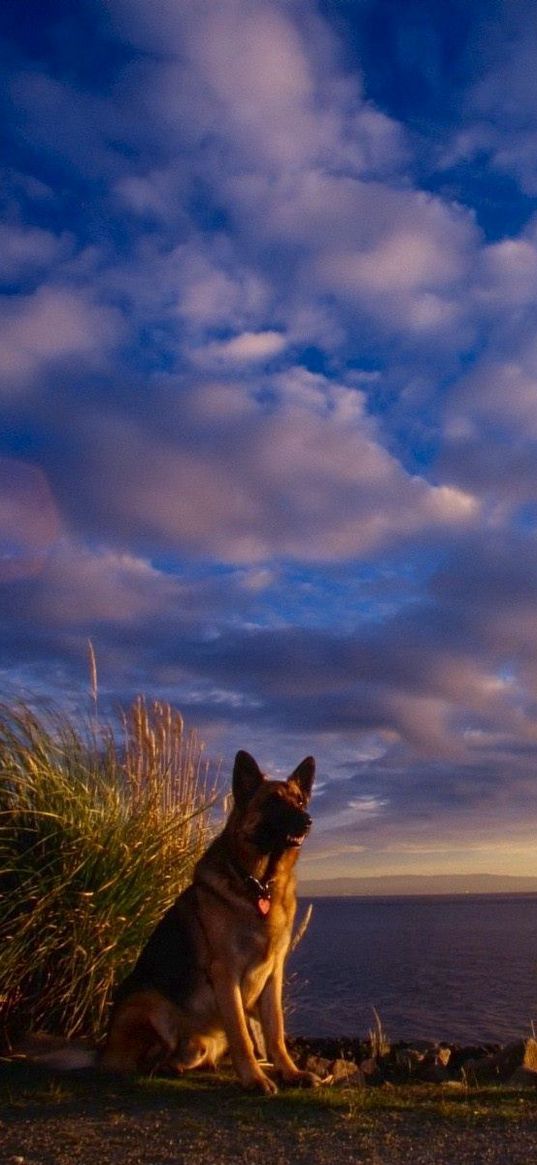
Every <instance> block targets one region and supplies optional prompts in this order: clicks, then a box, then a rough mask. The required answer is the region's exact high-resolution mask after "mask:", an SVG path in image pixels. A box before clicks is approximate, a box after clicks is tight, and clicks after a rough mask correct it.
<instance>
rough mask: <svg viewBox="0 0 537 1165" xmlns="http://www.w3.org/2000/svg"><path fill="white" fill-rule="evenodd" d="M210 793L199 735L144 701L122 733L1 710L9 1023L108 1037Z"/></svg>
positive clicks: (0, 891) (3, 984)
mask: <svg viewBox="0 0 537 1165" xmlns="http://www.w3.org/2000/svg"><path fill="white" fill-rule="evenodd" d="M213 802H214V796H213V790H212V789H211V788H210V787H209V784H208V767H207V764H206V762H205V760H204V749H203V744H202V742H201V741H200V740H199V738H198V736H197V735H196V734H195V733H192V732H185V730H184V725H183V721H182V718H181V716H180V715H179V713H178V712H176V711H174V710H173V709H172V708H171V707H170V706H169V705H167V704H161V703H157V702H155V703H153V704H151V705H149V706H148V705H146V703H145V701H144V700H143V699H138V700H137V701H136V702H135V704H134V705H133V707H132V708H131V709H130V711H129V712H128V713H126V714H125V715H124V717H123V740H122V741H120V742H119V743H118V741H117V739H115V738H114V736H113V735H112V732H111V731H110V730H109V729H107V728H101V727H100V726H99V725H98V724H96V723H95V722H94V723H93V724H92V725H89V726H87V727H86V728H85V729H84V728H82V729H81V728H80V726H79V725H77V724H75V723H74V722H73V720H72V719H69V718H68V717H66V716H65V715H63V714H59V713H57V712H54V711H50V712H48V713H46V714H43V715H37V714H36V713H35V712H33V711H32V710H31V709H30V708H29V707H27V706H21V707H17V708H12V707H4V708H1V709H0V895H1V896H0V1007H1V1015H2V1024H3V1029H4V1031H5V1032H9V1031H12V1030H14V1029H17V1028H18V1027H19V1028H20V1027H21V1026H23V1027H24V1028H25V1029H26V1030H28V1029H32V1028H34V1029H35V1028H39V1027H44V1028H46V1029H47V1030H48V1031H52V1032H58V1033H62V1034H64V1035H67V1036H72V1035H75V1034H78V1035H86V1036H89V1037H92V1038H97V1037H98V1036H99V1035H101V1034H102V1030H103V1026H104V1023H105V1019H106V1014H107V1009H108V1007H109V1002H110V995H111V990H112V986H113V983H114V981H115V980H116V979H117V978H118V977H121V976H122V975H123V974H124V973H125V972H126V971H127V970H128V969H129V967H130V966H131V965H132V962H133V960H134V958H135V957H136V955H137V953H138V951H139V949H140V947H141V945H142V944H143V942H144V941H145V939H146V937H147V935H148V934H149V933H150V931H151V929H152V928H153V927H154V925H155V924H156V922H157V920H158V918H160V917H161V915H162V913H163V912H164V911H165V910H166V908H167V907H168V905H169V904H170V903H171V902H172V901H173V900H174V898H175V897H176V896H177V894H178V893H179V892H180V890H181V889H182V888H183V886H184V885H185V883H186V882H187V881H188V880H189V878H190V875H191V872H192V866H193V864H194V862H195V861H196V859H197V858H198V856H199V855H200V853H201V851H202V850H203V849H204V848H205V846H206V844H207V839H208V831H209V828H210V823H209V810H210V806H211V804H212V803H213Z"/></svg>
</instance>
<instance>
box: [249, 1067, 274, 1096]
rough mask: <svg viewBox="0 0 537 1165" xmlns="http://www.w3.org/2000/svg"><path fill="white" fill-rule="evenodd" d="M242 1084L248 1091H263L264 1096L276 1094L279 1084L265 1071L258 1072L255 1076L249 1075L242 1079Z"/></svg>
mask: <svg viewBox="0 0 537 1165" xmlns="http://www.w3.org/2000/svg"><path fill="white" fill-rule="evenodd" d="M242 1084H243V1086H244V1088H247V1089H248V1091H250V1092H262V1093H263V1095H264V1096H274V1095H275V1094H276V1092H277V1091H278V1085H277V1084H276V1083H275V1081H274V1080H271V1078H270V1076H266V1075H265V1073H264V1072H256V1073H255V1076H249V1077H248V1079H247V1080H243V1081H242Z"/></svg>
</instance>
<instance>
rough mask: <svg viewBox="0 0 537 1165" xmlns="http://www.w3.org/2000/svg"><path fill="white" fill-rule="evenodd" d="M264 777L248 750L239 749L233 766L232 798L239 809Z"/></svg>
mask: <svg viewBox="0 0 537 1165" xmlns="http://www.w3.org/2000/svg"><path fill="white" fill-rule="evenodd" d="M264 780H265V777H264V775H263V773H262V772H261V769H260V768H259V765H258V763H257V761H255V760H254V758H253V756H250V753H249V752H243V750H242V749H241V751H240V752H238V753H237V755H236V757H235V765H234V768H233V798H234V800H235V804H236V805H238V807H239V809H243V808H244V806H245V805H247V804H248V801H249V800H250V798H251V797H253V795H254V793H256V792H257V790H258V788H259V786H260V785H262V784H263V781H264Z"/></svg>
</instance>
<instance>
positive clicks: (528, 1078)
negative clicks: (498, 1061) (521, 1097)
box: [508, 1066, 537, 1088]
mask: <svg viewBox="0 0 537 1165" xmlns="http://www.w3.org/2000/svg"><path fill="white" fill-rule="evenodd" d="M508 1083H509V1084H510V1085H511V1086H512V1087H513V1088H537V1070H536V1069H535V1068H524V1066H522V1067H521V1068H517V1069H516V1071H515V1072H513V1075H512V1076H511V1079H510V1080H509V1082H508Z"/></svg>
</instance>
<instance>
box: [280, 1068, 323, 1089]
mask: <svg viewBox="0 0 537 1165" xmlns="http://www.w3.org/2000/svg"><path fill="white" fill-rule="evenodd" d="M281 1078H282V1080H283V1083H284V1084H286V1085H287V1087H288V1088H320V1086H321V1084H331V1083H332V1079H333V1078H332V1076H327V1077H326V1078H323V1077H322V1076H316V1074H315V1072H301V1071H300V1070H299V1069H298V1068H297V1070H296V1072H292V1073H291V1072H289V1073H285V1075H282V1077H281Z"/></svg>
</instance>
